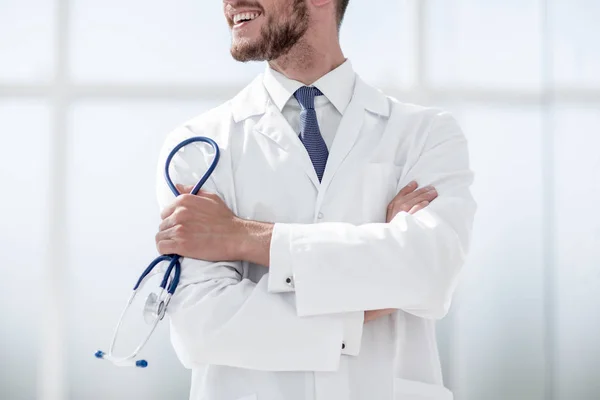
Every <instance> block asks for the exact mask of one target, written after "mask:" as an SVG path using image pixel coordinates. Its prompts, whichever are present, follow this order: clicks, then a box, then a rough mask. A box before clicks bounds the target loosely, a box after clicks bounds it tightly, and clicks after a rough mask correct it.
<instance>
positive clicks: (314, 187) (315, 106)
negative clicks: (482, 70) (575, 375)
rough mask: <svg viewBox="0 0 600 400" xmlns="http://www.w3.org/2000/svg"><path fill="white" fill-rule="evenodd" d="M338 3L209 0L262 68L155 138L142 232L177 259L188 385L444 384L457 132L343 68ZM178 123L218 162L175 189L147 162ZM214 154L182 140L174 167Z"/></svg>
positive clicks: (454, 265)
mask: <svg viewBox="0 0 600 400" xmlns="http://www.w3.org/2000/svg"><path fill="white" fill-rule="evenodd" d="M347 6H348V0H257V1H236V0H224V1H223V9H224V13H225V17H226V20H227V22H228V24H229V26H230V28H231V32H232V33H231V35H232V44H231V54H232V56H233V57H234V58H235V59H236V60H238V61H243V62H245V61H252V60H260V61H267V62H268V63H267V65H266V68H265V71H264V73H263V74H261V75H260V76H258V77H257V78H256V79H255V80H254V81H253V82H252V83H250V84H249V85H248V86H247V87H246V88H245V89H243V90H242V91H241V92H240V93H239V94H238V95H237V96H235V97H234V98H233V99H231V100H230V101H228V102H226V103H225V104H223V105H222V106H220V107H218V108H216V109H213V110H211V111H209V112H207V113H205V114H203V115H201V116H199V117H197V118H194V119H193V120H191V121H189V122H187V123H186V124H184V125H182V126H181V127H179V128H178V129H176V130H174V131H173V132H172V133H171V134H170V135H169V137H168V138H167V140H166V143H165V146H164V149H163V151H162V154H161V157H160V160H159V174H158V198H159V202H160V205H161V208H162V213H161V217H162V219H163V221H162V223H161V225H160V231H159V233H158V234H157V235H156V243H157V247H158V249H159V251H160V252H161V253H163V254H172V253H176V254H180V255H182V256H184V257H185V259H184V261H183V263H182V276H181V283H180V286H179V288H178V290H177V292H176V293H175V296H174V298H173V301H172V303H171V306H170V309H169V316H170V321H171V336H172V342H173V345H174V348H175V350H176V352H177V355H178V356H179V358H180V360H181V361H182V363H183V364H184V366H186V367H187V368H190V369H192V371H193V372H192V390H191V395H190V398H191V399H192V400H242V399H243V400H371V399H373V400H417V399H419V400H426V399H431V400H437V399H439V400H446V399H451V398H452V394H451V393H450V392H449V391H448V390H447V389H446V388H444V386H443V382H442V375H441V368H440V363H439V355H438V351H437V346H436V339H435V320H437V319H439V318H442V317H443V316H444V315H445V314H446V312H447V311H448V307H449V305H450V301H451V297H452V294H453V291H454V288H455V286H456V284H457V278H458V275H459V272H460V269H461V267H462V265H463V263H464V260H465V256H466V253H467V250H468V247H469V241H470V236H471V228H472V224H473V217H474V213H475V209H476V205H475V202H474V200H473V198H472V196H471V193H470V186H471V184H472V181H473V173H472V171H471V170H470V167H469V156H468V150H467V142H466V140H465V137H464V135H463V134H462V132H461V130H460V128H459V127H458V125H457V124H456V122H455V120H454V119H453V118H452V117H451V116H450V115H449V114H448V113H445V112H443V111H440V110H436V109H430V108H424V107H419V106H414V105H409V104H403V103H401V102H398V101H397V100H395V99H393V98H390V97H387V96H386V95H384V94H382V93H381V92H379V91H378V90H376V89H374V88H373V87H371V86H369V85H368V84H367V83H365V82H364V81H363V80H362V79H361V78H360V77H359V76H358V75H357V74H356V73H355V71H354V69H353V67H352V65H351V63H350V60H348V59H346V57H345V56H344V55H343V52H342V50H341V47H340V43H339V29H340V26H341V23H342V19H343V16H344V13H345V11H346V7H347ZM374 62H376V60H375V61H374ZM192 136H207V137H210V138H212V139H214V140H215V141H216V142H217V143H218V144H219V148H220V150H221V158H220V162H219V164H218V166H217V168H216V170H215V172H214V173H213V175H212V176H211V178H210V179H209V180H208V181H207V182H206V184H205V186H204V187H203V190H202V191H201V192H200V193H199V194H198V195H195V196H194V195H189V194H183V195H181V196H178V197H177V198H174V196H173V195H172V194H171V192H170V190H169V189H168V187H167V185H166V183H165V182H164V180H163V177H162V166H163V165H164V161H165V158H166V156H167V154H168V153H169V152H170V150H171V149H172V148H173V147H174V146H175V145H176V144H177V143H179V142H180V141H182V140H184V139H186V138H189V137H192ZM213 156H214V154H212V153H211V152H210V151H209V149H208V148H207V147H203V145H200V144H195V145H190V146H189V147H187V148H186V149H185V151H181V152H180V153H179V154H178V155H177V156H176V157H175V158H174V159H173V165H172V177H173V179H174V180H175V181H176V182H178V183H179V184H181V185H182V186H180V187H181V188H182V190H183V191H186V190H189V185H193V184H195V183H196V182H197V181H198V180H199V179H200V177H201V176H202V175H203V174H204V172H205V171H206V169H207V167H208V165H209V164H210V162H211V161H212V159H213ZM417 185H419V186H421V188H420V189H418V188H417Z"/></svg>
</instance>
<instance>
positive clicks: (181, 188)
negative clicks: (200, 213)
mask: <svg viewBox="0 0 600 400" xmlns="http://www.w3.org/2000/svg"><path fill="white" fill-rule="evenodd" d="M175 187H176V188H177V191H178V192H179V194H190V193H192V190H193V189H194V186H192V185H182V184H180V183H178V184H176V185H175Z"/></svg>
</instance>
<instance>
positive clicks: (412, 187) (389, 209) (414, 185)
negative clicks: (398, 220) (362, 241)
mask: <svg viewBox="0 0 600 400" xmlns="http://www.w3.org/2000/svg"><path fill="white" fill-rule="evenodd" d="M417 187H418V185H417V182H416V181H411V182H410V183H408V185H406V186H404V187H403V188H402V189H400V191H399V192H398V194H397V195H396V196H395V197H394V198H393V199H392V201H390V204H388V207H387V212H386V215H385V220H386V221H388V222H389V221H390V219H391V218H390V213H391V212H392V210H393V205H394V201H396V200H398V199H400V198H402V197H404V196H406V195H408V194H409V193H411V192H412V191H413V190H415V189H416V188H417Z"/></svg>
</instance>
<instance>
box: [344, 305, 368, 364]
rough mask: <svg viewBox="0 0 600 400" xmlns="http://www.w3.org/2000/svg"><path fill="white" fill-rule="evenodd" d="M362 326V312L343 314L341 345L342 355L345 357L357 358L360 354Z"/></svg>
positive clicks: (363, 313) (363, 315)
mask: <svg viewBox="0 0 600 400" xmlns="http://www.w3.org/2000/svg"><path fill="white" fill-rule="evenodd" d="M364 324H365V312H364V311H356V312H351V313H346V314H344V341H343V345H342V354H344V355H347V356H358V354H359V353H360V345H361V342H362V333H363V327H364Z"/></svg>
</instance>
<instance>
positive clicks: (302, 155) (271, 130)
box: [254, 101, 320, 190]
mask: <svg viewBox="0 0 600 400" xmlns="http://www.w3.org/2000/svg"><path fill="white" fill-rule="evenodd" d="M267 103H268V104H267V107H266V110H265V113H264V115H263V116H262V118H261V119H260V120H259V121H258V123H257V124H256V125H255V126H254V130H255V131H256V132H258V133H260V134H262V135H264V136H266V137H268V138H269V139H271V140H272V141H273V142H274V143H276V144H277V145H278V146H280V147H281V148H282V149H283V150H285V151H286V152H287V153H288V155H289V157H290V160H292V161H293V162H294V163H296V164H297V165H298V166H299V167H300V168H302V169H303V170H304V172H305V173H306V175H307V176H308V178H309V179H310V180H311V182H312V183H313V185H314V186H315V188H316V189H317V190H318V189H319V186H320V183H319V178H318V177H317V173H316V172H315V168H314V166H313V164H312V161H311V160H310V157H309V156H308V152H307V151H306V148H305V147H304V145H303V144H302V142H301V141H300V138H299V137H298V134H297V133H296V132H294V130H293V129H292V127H291V126H290V124H289V123H288V122H287V120H286V119H285V117H284V116H283V114H281V112H280V111H279V109H278V108H277V107H276V106H275V105H274V104H273V103H271V101H268V102H267Z"/></svg>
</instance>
